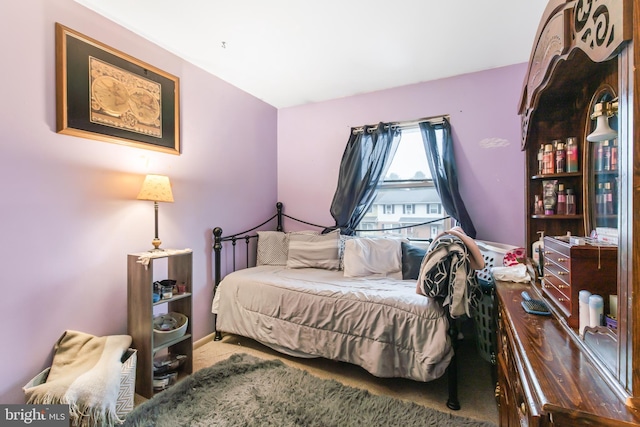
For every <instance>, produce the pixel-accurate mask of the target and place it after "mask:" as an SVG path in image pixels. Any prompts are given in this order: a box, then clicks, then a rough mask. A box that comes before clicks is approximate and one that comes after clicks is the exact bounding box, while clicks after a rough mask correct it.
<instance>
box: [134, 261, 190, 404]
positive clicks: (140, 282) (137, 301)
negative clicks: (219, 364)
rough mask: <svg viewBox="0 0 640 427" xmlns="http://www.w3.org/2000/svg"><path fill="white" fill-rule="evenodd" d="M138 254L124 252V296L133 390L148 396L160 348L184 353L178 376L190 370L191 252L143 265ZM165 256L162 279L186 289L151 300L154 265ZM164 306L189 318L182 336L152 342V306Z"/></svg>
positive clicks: (151, 388) (151, 387)
mask: <svg viewBox="0 0 640 427" xmlns="http://www.w3.org/2000/svg"><path fill="white" fill-rule="evenodd" d="M139 256H140V254H129V255H127V296H128V309H127V313H128V331H129V332H128V333H129V335H131V337H132V338H133V344H132V345H133V347H134V348H135V349H137V350H138V364H137V369H136V393H138V394H139V395H141V396H144V397H146V398H151V397H152V396H153V394H154V389H153V358H154V356H155V355H156V354H157V353H158V352H160V351H163V350H165V349H166V350H167V351H168V352H169V353H171V354H184V355H186V356H187V358H186V361H185V362H184V363H183V364H182V365H181V366H180V368H179V370H178V376H179V377H182V376H185V375H188V374H191V372H192V370H193V339H192V334H191V331H192V327H193V322H192V319H193V317H192V293H191V291H192V268H193V257H192V253H191V252H188V253H177V254H169V253H167V254H166V255H164V256H160V257H157V258H150V260H149V264H148V265H147V266H145V265H143V264H141V263H139V262H138V259H139ZM164 258H166V259H167V260H166V262H167V272H166V276H165V277H163V278H164V279H173V280H176V283H184V284H185V286H186V292H185V293H183V294H176V295H174V296H173V297H172V298H171V299H165V300H160V301H158V302H156V303H154V302H153V300H152V294H153V282H154V274H153V273H154V264H155V263H157V262H158V261H159V260H162V259H164ZM162 305H166V310H163V312H165V313H166V312H177V313H181V314H184V315H185V316H187V318H188V319H189V321H188V325H187V331H186V333H185V335H184V336H182V337H180V338H177V339H175V340H172V341H169V342H166V343H163V344H161V345H154V337H153V317H154V307H157V306H162Z"/></svg>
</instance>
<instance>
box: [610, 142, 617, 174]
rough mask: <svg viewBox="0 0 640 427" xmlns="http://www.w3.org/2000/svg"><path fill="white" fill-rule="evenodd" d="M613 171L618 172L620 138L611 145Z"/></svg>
mask: <svg viewBox="0 0 640 427" xmlns="http://www.w3.org/2000/svg"><path fill="white" fill-rule="evenodd" d="M611 170H612V171H616V170H618V138H614V140H613V143H612V145H611Z"/></svg>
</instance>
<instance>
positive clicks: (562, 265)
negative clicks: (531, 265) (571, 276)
mask: <svg viewBox="0 0 640 427" xmlns="http://www.w3.org/2000/svg"><path fill="white" fill-rule="evenodd" d="M545 243H546V242H545ZM543 262H544V265H545V268H546V267H547V266H555V267H556V269H562V270H564V271H565V272H566V273H570V272H571V255H567V254H565V253H562V252H558V251H557V250H555V248H553V247H547V246H546V244H545V247H544V258H543ZM567 280H568V278H567Z"/></svg>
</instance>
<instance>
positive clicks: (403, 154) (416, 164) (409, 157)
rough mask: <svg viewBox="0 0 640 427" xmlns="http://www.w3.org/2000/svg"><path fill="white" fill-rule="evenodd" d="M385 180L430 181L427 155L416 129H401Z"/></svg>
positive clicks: (418, 131)
mask: <svg viewBox="0 0 640 427" xmlns="http://www.w3.org/2000/svg"><path fill="white" fill-rule="evenodd" d="M385 179H386V180H399V179H431V171H429V164H428V163H427V154H426V153H425V151H424V144H423V142H422V135H421V134H420V130H419V129H418V127H412V128H408V129H404V128H403V129H402V137H401V139H400V143H399V144H398V150H397V151H396V155H395V156H394V158H393V162H392V163H391V166H389V170H388V172H387V176H386V177H385Z"/></svg>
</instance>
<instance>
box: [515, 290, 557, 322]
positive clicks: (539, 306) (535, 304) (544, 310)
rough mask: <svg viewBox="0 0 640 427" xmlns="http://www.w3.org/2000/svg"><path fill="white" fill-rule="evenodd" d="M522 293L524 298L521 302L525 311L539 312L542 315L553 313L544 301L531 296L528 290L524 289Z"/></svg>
mask: <svg viewBox="0 0 640 427" xmlns="http://www.w3.org/2000/svg"><path fill="white" fill-rule="evenodd" d="M521 295H522V299H523V300H522V301H521V302H520V303H521V304H522V308H524V311H526V312H527V313H531V314H538V315H541V316H549V315H550V314H551V312H550V311H549V308H548V307H547V304H546V303H545V302H544V301H542V300H538V299H533V298H531V296H530V295H529V293H528V292H527V291H522V293H521Z"/></svg>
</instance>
